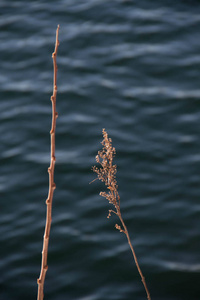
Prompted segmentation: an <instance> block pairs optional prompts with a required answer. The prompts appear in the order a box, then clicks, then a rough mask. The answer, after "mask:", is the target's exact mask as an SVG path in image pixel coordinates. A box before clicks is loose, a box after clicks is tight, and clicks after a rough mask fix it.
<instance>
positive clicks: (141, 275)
mask: <svg viewBox="0 0 200 300" xmlns="http://www.w3.org/2000/svg"><path fill="white" fill-rule="evenodd" d="M117 215H118V217H119V219H120V222H121V224H122V226H123V228H124V230H122V232H124V234H125V235H126V237H127V240H128V244H129V246H130V248H131V251H132V254H133V258H134V260H135V264H136V267H137V269H138V272H139V274H140V277H141V280H142V283H143V285H144V288H145V291H146V293H147V299H148V300H151V296H150V293H149V290H148V288H147V284H146V281H145V277H144V275H143V273H142V270H141V269H140V266H139V263H138V260H137V256H136V254H135V251H134V248H133V246H132V243H131V239H130V236H129V233H128V229H127V227H126V225H125V223H124V220H123V218H122V215H121V211H120V210H119V211H118V213H117Z"/></svg>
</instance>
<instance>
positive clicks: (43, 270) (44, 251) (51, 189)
mask: <svg viewBox="0 0 200 300" xmlns="http://www.w3.org/2000/svg"><path fill="white" fill-rule="evenodd" d="M59 28H60V26H59V25H58V27H57V31H56V42H55V50H54V52H53V54H52V58H53V68H54V82H53V95H52V96H51V102H52V123H51V131H50V136H51V163H50V166H49V168H48V173H49V193H48V198H47V200H46V205H47V209H46V225H45V232H44V240H43V249H42V262H41V271H40V277H39V278H38V280H37V283H38V296H37V300H43V298H44V281H45V276H46V272H47V269H48V266H47V256H48V246H49V235H50V230H51V221H52V202H53V194H54V190H55V189H56V185H55V182H54V169H55V162H56V157H55V130H56V119H57V117H58V113H57V112H56V95H57V69H58V68H57V63H56V58H57V52H58V46H59V41H58V33H59Z"/></svg>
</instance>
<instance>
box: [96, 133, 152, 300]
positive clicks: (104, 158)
mask: <svg viewBox="0 0 200 300" xmlns="http://www.w3.org/2000/svg"><path fill="white" fill-rule="evenodd" d="M102 133H103V141H102V142H101V144H102V145H103V148H102V150H100V151H98V154H97V156H96V162H97V163H98V164H100V167H99V168H98V167H96V166H94V167H92V170H93V171H94V172H95V173H96V174H97V176H98V179H99V180H100V181H102V182H104V183H105V186H106V188H107V190H108V191H107V192H100V196H102V197H104V198H106V199H107V200H108V202H109V203H110V204H112V205H113V206H114V208H115V210H112V209H110V210H109V213H108V216H107V218H110V216H111V213H114V214H116V215H117V216H118V217H119V219H120V222H121V225H122V227H121V226H120V225H118V224H116V225H115V228H116V229H118V230H119V231H120V232H122V233H124V234H125V235H126V237H127V240H128V244H129V246H130V248H131V251H132V254H133V257H134V260H135V264H136V267H137V269H138V272H139V274H140V277H141V279H142V283H143V285H144V288H145V291H146V293H147V299H148V300H151V297H150V293H149V290H148V288H147V285H146V281H145V278H144V276H143V274H142V271H141V269H140V266H139V263H138V260H137V257H136V254H135V251H134V249H133V246H132V244H131V240H130V237H129V233H128V230H127V227H126V225H125V223H124V220H123V218H122V215H121V210H120V196H119V193H118V185H117V180H116V173H117V166H116V165H113V158H114V156H115V154H116V151H115V148H114V147H113V146H112V140H111V138H108V134H107V132H106V131H105V129H103V131H102Z"/></svg>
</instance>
